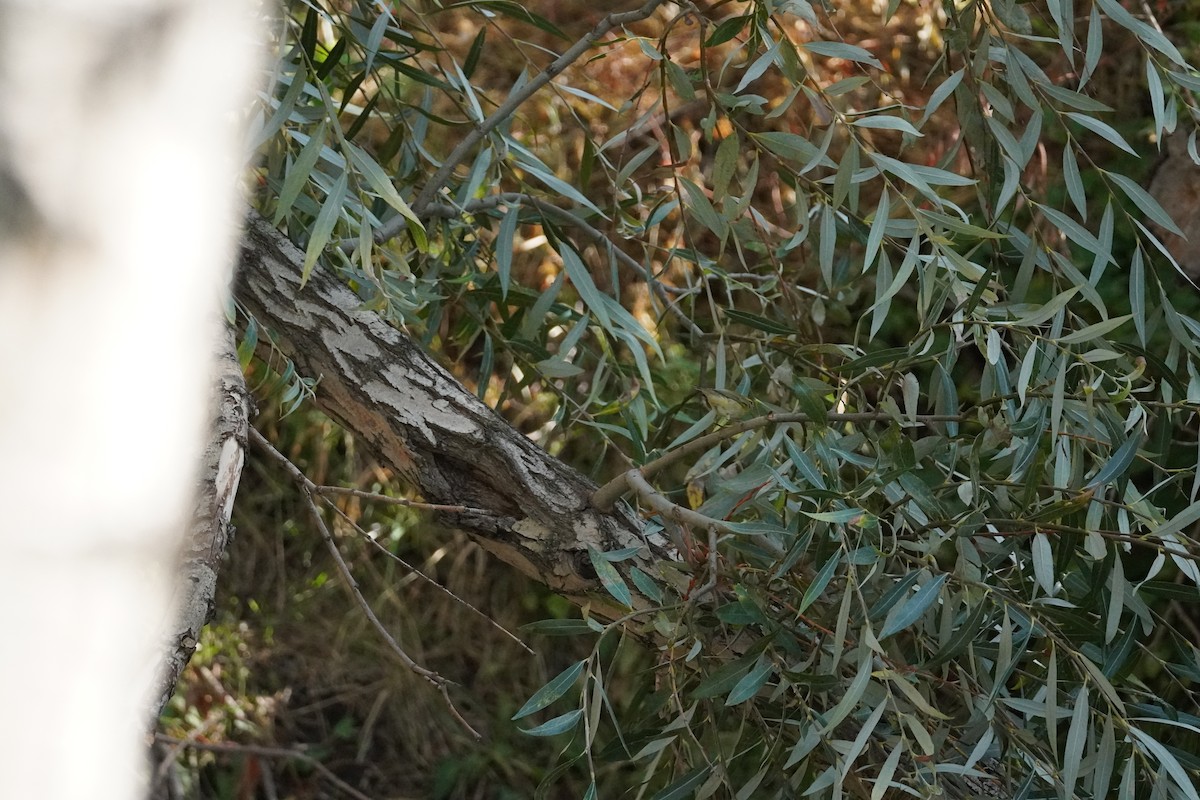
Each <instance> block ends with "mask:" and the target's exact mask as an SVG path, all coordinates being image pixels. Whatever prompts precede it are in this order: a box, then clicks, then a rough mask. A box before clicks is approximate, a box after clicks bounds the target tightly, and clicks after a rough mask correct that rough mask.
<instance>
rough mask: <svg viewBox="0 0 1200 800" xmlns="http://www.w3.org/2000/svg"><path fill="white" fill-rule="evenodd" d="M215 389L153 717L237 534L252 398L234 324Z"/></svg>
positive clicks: (195, 638)
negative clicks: (233, 517) (236, 516)
mask: <svg viewBox="0 0 1200 800" xmlns="http://www.w3.org/2000/svg"><path fill="white" fill-rule="evenodd" d="M214 384H215V385H214V387H213V389H214V391H213V400H214V402H213V423H212V427H211V429H210V432H209V438H208V443H207V444H206V445H205V448H204V459H203V463H202V465H201V470H202V472H201V476H202V480H201V483H200V486H199V491H198V495H199V496H198V497H197V499H196V508H195V511H194V512H193V514H192V522H191V528H190V530H189V531H188V543H187V546H186V549H185V550H184V553H183V558H182V562H183V563H182V564H181V565H180V579H179V583H178V591H177V594H178V596H177V598H176V601H175V606H176V622H175V627H174V628H172V631H171V636H170V639H169V641H168V642H167V643H166V648H167V653H166V655H165V656H164V658H163V661H164V663H163V667H162V671H161V673H160V674H159V679H158V684H157V686H156V687H155V695H154V696H155V697H156V698H157V699H156V700H155V701H154V702H153V703H152V705H151V709H150V710H151V713H152V715H153V716H152V720H156V719H157V718H158V716H159V714H161V713H162V710H163V708H164V707H165V706H166V704H167V701H168V700H170V699H171V695H172V694H173V693H174V691H175V684H176V683H177V682H178V681H179V676H180V674H181V673H182V672H183V670H184V668H185V667H186V666H187V664H188V661H190V660H191V658H192V654H193V653H195V652H196V645H197V644H198V643H199V642H200V631H201V629H203V628H204V626H205V625H206V624H207V623H208V619H209V617H210V616H211V615H212V609H213V597H214V596H215V594H216V590H217V573H218V572H219V571H220V566H221V558H222V557H223V556H224V554H225V547H226V546H227V545H228V544H229V541H230V539H232V537H233V527H232V526H231V525H230V523H229V520H230V516H231V515H232V514H233V500H234V497H235V495H236V494H237V489H238V482H239V480H240V479H241V475H242V465H243V464H244V463H245V460H246V432H247V429H248V428H249V419H250V414H251V408H252V407H253V402H252V401H251V399H250V391H249V389H247V388H246V379H245V377H244V376H243V375H242V367H241V365H240V364H239V363H238V358H237V346H236V344H235V342H234V335H233V329H232V328H228V327H227V328H226V330H225V331H224V338H223V339H222V348H221V352H220V353H219V354H218V356H217V369H216V375H215V378H214Z"/></svg>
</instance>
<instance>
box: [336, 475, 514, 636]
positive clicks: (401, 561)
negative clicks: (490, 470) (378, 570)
mask: <svg viewBox="0 0 1200 800" xmlns="http://www.w3.org/2000/svg"><path fill="white" fill-rule="evenodd" d="M325 488H338V487H325ZM350 491H357V490H347V492H346V493H349V492H350ZM342 493H343V492H338V494H342ZM354 496H355V497H367V498H369V499H372V500H385V501H386V500H396V499H398V498H395V497H384V496H382V495H374V494H370V493H369V492H359V493H358V494H355V495H354ZM326 502H328V501H326ZM405 505H407V504H405ZM413 505H415V506H416V507H418V508H430V509H433V510H438V511H444V510H450V511H456V510H458V509H460V508H461V509H466V507H465V506H439V505H436V504H434V503H414V504H413ZM330 508H332V509H333V510H334V512H335V513H336V514H337V515H338V516H339V517H341V518H342V519H343V520H345V521H346V524H347V525H349V526H350V527H352V528H354V530H355V532H357V533H358V535H359V536H361V537H362V538H363V540H364V541H366V543H367V544H369V545H371V546H372V547H374V548H375V549H376V550H378V551H379V552H380V553H382V554H383V555H384V556H386V557H387V558H390V559H391V560H392V561H395V562H396V563H397V564H399V565H400V566H402V567H404V569H406V570H408V571H409V572H410V573H411V574H413V575H416V576H417V577H418V578H420V579H421V580H423V581H424V582H425V583H427V584H429V585H430V586H432V587H433V588H435V589H437V590H438V591H440V592H442V593H443V594H445V595H447V596H448V597H449V598H450V599H451V600H453V601H454V602H456V603H458V604H459V605H461V606H464V607H465V608H467V609H469V610H470V611H472V612H473V613H475V614H477V615H479V616H480V617H482V618H483V619H485V620H487V622H488V624H490V625H491V626H492V627H494V628H495V629H496V630H498V631H500V632H501V633H503V634H504V635H505V636H507V637H508V638H509V639H512V640H513V641H514V642H516V644H517V645H518V646H519V647H521V648H522V649H523V650H524V651H525V652H527V653H529V655H531V656H536V655H537V653H536V652H535V651H534V649H533V648H532V647H530V646H529V645H527V644H525V642H523V641H521V638H520V637H519V636H517V635H516V634H515V633H513V632H512V631H510V630H509V629H508V628H505V627H504V626H503V625H501V624H500V623H499V622H497V621H496V620H494V619H492V618H491V617H489V616H488V615H487V614H485V613H483V612H482V611H480V610H479V609H478V608H476V607H475V606H473V605H471V604H470V603H468V602H467V601H466V600H464V599H462V598H461V597H459V596H458V595H456V594H455V593H454V592H452V591H450V589H448V588H447V587H445V586H443V585H442V584H441V583H438V582H437V581H436V580H434V579H433V578H431V577H430V576H428V575H426V574H425V573H424V572H423V571H421V570H420V569H418V568H416V567H414V566H413V565H412V564H409V563H408V562H407V561H405V560H404V559H403V558H401V557H400V556H398V555H396V554H395V553H393V552H392V551H391V550H388V549H387V548H386V547H384V546H383V545H381V544H380V543H379V542H378V541H377V540H376V539H375V538H374V537H373V536H371V535H370V534H368V533H367V532H366V531H365V530H363V528H362V526H361V525H359V524H358V523H357V522H355V521H354V520H352V519H350V515H348V514H347V513H346V512H345V511H343V510H342V509H340V508H338V507H337V506H336V505H333V504H330ZM466 510H470V511H476V509H466ZM459 513H465V512H461V511H460V512H459ZM477 513H483V512H477Z"/></svg>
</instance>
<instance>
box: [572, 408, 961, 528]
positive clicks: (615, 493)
mask: <svg viewBox="0 0 1200 800" xmlns="http://www.w3.org/2000/svg"><path fill="white" fill-rule="evenodd" d="M891 419H894V417H893V416H892V415H890V414H887V413H885V412H882V411H862V412H852V413H848V414H828V415H826V417H825V421H826V422H832V423H837V424H840V423H851V424H853V423H861V422H886V421H888V420H891ZM966 419H967V418H966V417H964V416H962V415H959V414H917V415H916V416H915V417H906V418H905V421H908V422H916V423H917V424H920V425H928V424H930V423H934V422H964V421H966ZM813 421H814V420H813V418H812V416H811V415H809V414H804V413H800V412H794V413H784V414H781V413H776V412H772V413H770V414H764V415H763V416H761V417H754V418H752V419H747V420H742V421H741V422H735V423H733V424H731V425H727V426H725V427H724V428H720V429H718V430H715V431H713V432H712V433H707V434H705V435H704V436H701V437H699V438H698V439H692V440H691V441H690V442H687V443H685V444H682V445H680V446H679V447H676V448H675V449H674V450H668V451H667V452H666V453H664V454H662V455H661V456H659V457H658V458H656V459H654V460H653V461H649V462H647V463H646V464H644V465H643V466H642V467H641V468H639V469H638V470H636V471H637V472H638V473H640V474H641V475H642V476H643V477H646V478H652V477H654V476H655V475H656V474H658V473H659V472H660V471H661V470H662V469H663V468H665V467H667V466H670V465H671V464H674V463H675V462H676V461H679V460H681V459H683V458H684V457H686V456H689V455H691V454H692V453H698V452H703V451H705V450H707V449H708V448H710V447H712V446H713V445H715V444H719V443H721V442H723V441H725V440H726V439H732V438H733V437H734V436H738V435H740V434H743V433H745V432H746V431H752V430H755V429H757V428H763V427H766V426H767V425H786V424H789V423H805V422H813ZM630 474H631V473H630V472H623V473H621V474H620V475H618V476H617V477H615V478H613V479H612V480H611V481H609V482H608V483H606V484H604V485H603V486H601V487H600V488H599V489H597V490H596V493H595V494H593V495H592V507H593V508H595V509H597V510H599V511H608V510H610V509H611V508H612V507H613V504H614V503H616V502H617V500H618V499H620V497H621V495H623V494H625V492H627V491H629V490H630V489H631V488H632V486H631V485H630V483H629V480H628V477H629V475H630Z"/></svg>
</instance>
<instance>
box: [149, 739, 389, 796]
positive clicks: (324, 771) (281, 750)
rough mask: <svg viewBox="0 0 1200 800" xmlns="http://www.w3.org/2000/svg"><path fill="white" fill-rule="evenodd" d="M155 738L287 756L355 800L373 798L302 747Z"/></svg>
mask: <svg viewBox="0 0 1200 800" xmlns="http://www.w3.org/2000/svg"><path fill="white" fill-rule="evenodd" d="M154 740H155V741H157V742H160V743H162V744H166V745H172V746H176V747H188V748H191V749H193V750H205V751H207V752H210V753H232V754H235V755H243V754H244V755H252V756H262V757H264V758H287V759H296V760H297V761H303V762H304V763H305V764H307V765H308V766H310V767H312V768H313V769H315V770H316V771H317V772H319V773H321V775H322V776H323V777H324V778H325V779H326V780H328V781H329V782H330V783H332V784H333V785H334V786H336V787H337V788H338V789H340V790H342V791H343V792H345V793H346V794H348V795H350V796H351V797H353V798H355V800H372V798H371V797H370V796H369V795H365V794H363V793H362V792H360V791H359V790H358V789H355V788H354V787H353V786H351V785H350V784H348V783H346V782H345V781H344V780H342V779H341V778H339V777H338V776H337V775H334V774H333V772H332V771H331V770H330V769H329V767H327V766H325V765H324V764H322V763H321V762H320V761H318V760H317V759H315V758H313V757H312V756H310V755H309V754H308V753H305V752H304V751H303V750H301V749H300V748H293V747H266V746H264V745H258V744H234V743H230V742H199V741H193V740H191V739H176V738H175V737H174V736H167V735H166V734H163V733H156V734H154Z"/></svg>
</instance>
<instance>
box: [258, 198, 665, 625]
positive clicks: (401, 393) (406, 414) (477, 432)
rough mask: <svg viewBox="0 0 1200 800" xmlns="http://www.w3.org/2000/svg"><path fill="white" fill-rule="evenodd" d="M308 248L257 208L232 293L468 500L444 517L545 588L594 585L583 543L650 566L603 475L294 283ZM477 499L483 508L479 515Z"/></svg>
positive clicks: (335, 400) (342, 306)
mask: <svg viewBox="0 0 1200 800" xmlns="http://www.w3.org/2000/svg"><path fill="white" fill-rule="evenodd" d="M302 262H303V254H302V253H301V252H300V251H299V250H298V249H297V248H296V247H295V246H294V245H292V244H291V243H290V242H289V241H287V239H286V238H284V237H283V236H282V235H281V234H279V233H278V232H277V231H276V230H275V229H274V228H273V227H272V226H271V225H270V223H269V222H267V221H266V220H264V219H263V218H262V217H261V216H259V215H257V214H252V215H251V218H250V220H249V222H248V229H247V234H246V238H245V240H244V247H243V251H242V263H241V272H240V275H239V278H238V281H237V286H236V294H237V297H238V299H239V301H241V303H242V304H243V305H244V306H245V307H246V308H247V309H249V310H250V312H251V313H253V314H254V315H255V316H256V317H257V318H258V321H259V322H260V324H262V325H263V326H265V327H266V328H267V329H269V330H271V331H272V332H273V333H274V335H275V336H276V337H277V338H276V342H275V343H276V345H277V346H278V347H279V348H280V349H281V350H282V351H283V352H284V353H286V354H287V355H288V356H289V357H291V358H292V359H293V361H294V362H295V363H296V367H297V369H298V370H299V371H300V372H301V373H302V374H305V375H309V376H312V377H317V378H320V380H321V383H320V391H318V393H317V405H318V406H319V407H320V408H321V409H322V410H323V411H325V412H326V413H328V414H329V415H330V416H332V417H334V418H335V419H337V420H339V421H340V422H341V423H342V424H343V425H345V426H346V427H347V428H348V429H349V430H351V431H353V432H354V433H355V434H357V435H358V437H359V438H360V440H362V442H363V443H364V444H365V445H367V446H368V447H370V448H371V449H372V450H373V451H374V452H375V454H376V455H377V456H378V457H379V458H380V459H381V461H383V463H385V464H387V465H389V466H390V467H391V468H393V469H394V470H395V471H396V473H397V474H398V475H399V476H400V478H401V479H402V480H404V481H406V482H408V484H409V485H411V486H412V487H414V488H416V489H417V490H418V491H419V492H420V493H421V495H423V497H424V498H425V500H427V501H428V502H430V503H436V504H441V505H454V506H466V507H468V509H469V510H465V511H461V512H442V513H440V514H439V518H440V519H441V520H442V521H444V522H446V523H447V524H449V525H452V526H454V527H457V528H460V529H462V530H464V531H466V532H468V533H470V534H473V535H474V536H475V537H476V538H477V540H478V541H479V542H480V543H481V544H482V546H483V547H484V548H485V549H487V550H488V551H489V552H491V553H493V554H494V555H496V556H497V557H498V558H500V559H501V560H503V561H505V562H506V563H509V564H511V565H513V566H515V567H516V568H517V569H519V570H520V571H521V572H523V573H525V574H526V575H529V576H531V577H533V578H535V579H537V580H538V581H540V582H542V583H545V584H546V585H547V586H549V587H550V588H552V589H554V590H555V591H558V592H560V593H562V594H565V595H567V596H569V597H574V598H576V599H578V600H581V601H582V600H584V599H588V600H590V601H591V602H592V603H593V606H594V607H595V605H596V603H597V601H599V600H602V599H603V598H600V597H596V596H592V593H593V592H594V591H595V590H596V589H597V587H598V585H599V584H598V582H597V581H596V579H595V573H594V571H593V568H592V566H591V563H590V560H589V558H588V548H589V547H594V548H596V549H597V550H601V551H607V550H616V549H620V548H625V547H643V548H644V550H643V552H644V557H643V558H640V559H632V560H630V561H627V562H622V565H623V566H625V565H628V566H634V565H637V566H641V567H642V568H643V569H649V568H652V563H653V561H654V559H655V558H656V557H659V556H663V555H666V554H667V553H668V552H669V551H668V548H669V545H667V544H666V543H665V540H662V539H656V540H653V541H651V540H648V539H647V538H646V537H645V536H644V535H643V533H642V526H641V523H640V521H639V520H637V519H636V518H635V517H633V516H632V515H631V514H630V513H629V512H628V511H627V510H625V509H624V508H620V507H618V508H615V509H613V510H611V511H608V512H601V511H598V510H597V509H595V508H593V507H592V506H591V503H590V498H591V496H592V494H593V493H594V492H595V485H594V484H593V483H592V482H591V481H589V480H587V479H586V478H585V477H583V476H582V475H580V474H579V473H578V472H576V471H575V470H574V469H572V468H571V467H569V466H567V465H566V464H563V463H562V462H561V461H559V460H557V459H555V458H553V457H551V456H549V455H547V454H546V453H544V452H543V451H542V450H541V449H539V448H538V447H537V446H536V445H534V444H533V443H532V442H530V441H529V440H528V439H527V438H525V437H524V436H522V435H521V434H520V433H519V432H517V431H516V430H514V429H513V428H512V427H510V426H509V425H508V424H507V423H506V422H505V421H504V420H502V419H501V418H500V417H499V416H497V415H496V414H495V413H494V412H493V411H492V410H491V409H490V408H488V407H487V406H486V405H484V404H483V403H482V402H481V401H480V400H479V399H478V398H477V397H476V396H475V395H474V394H472V393H471V392H469V391H467V390H466V389H465V388H463V387H462V386H461V385H460V384H459V383H458V382H457V381H456V380H455V379H454V378H453V377H452V376H451V375H450V374H449V373H447V372H446V371H445V370H444V369H442V367H440V366H439V365H438V364H436V363H435V362H434V361H433V360H432V359H431V358H430V357H429V356H428V355H427V354H426V353H424V352H423V351H422V350H421V349H420V348H419V347H418V346H417V345H416V344H415V343H414V342H412V341H411V340H410V339H409V337H408V336H406V335H405V334H404V333H402V332H401V331H398V330H396V329H395V328H393V327H391V326H389V325H388V324H387V323H385V322H384V321H383V320H382V319H380V318H379V317H378V316H377V315H376V314H374V313H372V312H370V311H367V310H364V309H363V308H362V305H363V303H362V299H361V298H359V297H358V296H357V295H355V294H354V293H353V292H352V291H350V290H349V289H348V288H346V286H345V285H344V284H342V283H341V282H340V281H339V280H337V279H336V278H335V277H334V276H332V275H330V274H327V273H325V272H323V271H322V270H319V269H318V270H316V271H314V273H313V275H312V277H311V278H310V280H309V281H308V283H307V284H306V285H304V286H303V287H301V284H300V265H301V263H302ZM475 509H479V510H484V511H486V512H487V513H484V514H481V513H478V512H477V511H475Z"/></svg>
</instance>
